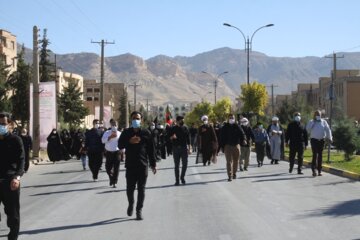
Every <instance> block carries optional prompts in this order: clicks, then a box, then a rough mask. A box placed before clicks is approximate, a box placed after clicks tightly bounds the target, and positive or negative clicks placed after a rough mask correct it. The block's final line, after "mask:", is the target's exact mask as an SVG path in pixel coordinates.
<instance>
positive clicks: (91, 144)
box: [85, 128, 104, 153]
mask: <svg viewBox="0 0 360 240" xmlns="http://www.w3.org/2000/svg"><path fill="white" fill-rule="evenodd" d="M102 134H103V132H102V131H101V130H100V129H96V128H92V129H90V130H89V131H87V132H86V133H85V147H86V149H87V151H88V152H90V153H92V152H103V151H104V144H103V143H102V142H101V137H102Z"/></svg>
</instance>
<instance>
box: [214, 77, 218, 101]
mask: <svg viewBox="0 0 360 240" xmlns="http://www.w3.org/2000/svg"><path fill="white" fill-rule="evenodd" d="M217 86H218V80H217V79H215V81H214V103H215V104H216V88H217Z"/></svg>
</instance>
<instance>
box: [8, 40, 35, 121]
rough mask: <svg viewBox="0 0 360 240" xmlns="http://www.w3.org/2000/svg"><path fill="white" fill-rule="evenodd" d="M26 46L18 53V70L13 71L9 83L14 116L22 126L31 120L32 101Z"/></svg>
mask: <svg viewBox="0 0 360 240" xmlns="http://www.w3.org/2000/svg"><path fill="white" fill-rule="evenodd" d="M24 56H25V47H24V45H23V46H22V48H21V51H20V53H19V54H18V62H17V70H16V71H15V72H13V73H12V74H11V75H10V77H9V79H8V84H9V87H10V89H11V90H12V96H11V97H10V100H11V103H12V106H13V111H12V113H13V116H14V118H15V119H16V120H19V121H20V124H21V126H24V125H25V124H26V123H28V121H29V116H30V113H29V110H30V109H29V102H30V93H29V89H30V81H31V70H30V66H29V65H28V64H26V63H25V59H24Z"/></svg>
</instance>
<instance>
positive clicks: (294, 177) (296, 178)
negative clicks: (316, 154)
mask: <svg viewBox="0 0 360 240" xmlns="http://www.w3.org/2000/svg"><path fill="white" fill-rule="evenodd" d="M305 178H313V177H312V176H295V175H293V176H292V177H284V178H270V179H260V180H255V181H252V182H253V183H259V182H277V181H288V180H298V179H305Z"/></svg>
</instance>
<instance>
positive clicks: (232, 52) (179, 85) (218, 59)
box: [27, 48, 360, 103]
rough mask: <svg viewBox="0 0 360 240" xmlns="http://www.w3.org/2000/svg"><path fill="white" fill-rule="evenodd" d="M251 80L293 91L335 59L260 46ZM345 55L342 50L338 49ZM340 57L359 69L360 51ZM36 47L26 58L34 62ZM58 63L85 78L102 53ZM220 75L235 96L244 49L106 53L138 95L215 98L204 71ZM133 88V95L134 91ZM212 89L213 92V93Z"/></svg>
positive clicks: (95, 74) (341, 63)
mask: <svg viewBox="0 0 360 240" xmlns="http://www.w3.org/2000/svg"><path fill="white" fill-rule="evenodd" d="M250 54H251V55H250V81H254V80H256V81H258V82H261V83H264V84H266V85H271V84H275V85H277V86H278V87H277V88H276V89H275V94H285V93H290V92H291V90H295V89H296V85H297V83H311V82H317V81H318V78H319V77H321V76H330V71H331V69H332V65H333V63H332V60H331V59H329V58H325V57H323V58H320V57H303V58H289V57H270V56H266V55H265V54H262V53H259V52H251V53H250ZM339 55H340V54H339ZM343 55H344V58H342V59H339V60H338V63H337V67H338V69H357V68H359V66H360V53H345V54H343ZM31 59H32V58H31V51H30V50H28V51H27V60H28V61H29V62H31ZM57 65H58V66H61V67H62V69H63V70H64V71H67V72H74V73H77V74H80V75H82V76H84V78H85V79H99V78H100V57H99V55H97V54H94V53H74V54H64V55H58V56H57ZM202 71H206V72H209V73H213V74H214V75H217V74H218V73H221V72H224V71H228V72H229V73H228V74H225V75H223V76H222V77H223V78H222V79H220V80H219V83H218V88H217V97H218V99H220V98H221V97H223V96H229V97H231V98H232V99H234V98H235V97H236V96H237V95H238V94H239V92H240V84H244V83H246V53H245V51H244V50H237V49H231V48H220V49H215V50H213V51H209V52H205V53H201V54H198V55H195V56H192V57H183V56H177V57H174V58H172V57H168V56H164V55H158V56H155V57H153V58H150V59H147V60H144V59H142V58H140V57H138V56H134V55H132V54H130V53H127V54H122V55H118V56H114V57H107V58H106V59H105V81H106V82H124V83H126V84H133V83H135V82H136V83H137V84H140V85H141V87H140V88H138V99H140V100H141V99H146V98H149V99H152V102H156V103H166V102H172V103H176V102H190V101H196V100H197V101H198V100H199V99H201V98H205V99H207V100H208V101H213V99H214V97H213V95H214V94H213V92H214V79H213V78H211V77H210V76H209V75H207V74H204V73H201V72H202ZM132 92H133V91H131V89H130V88H129V95H130V97H132ZM209 92H211V93H209Z"/></svg>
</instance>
